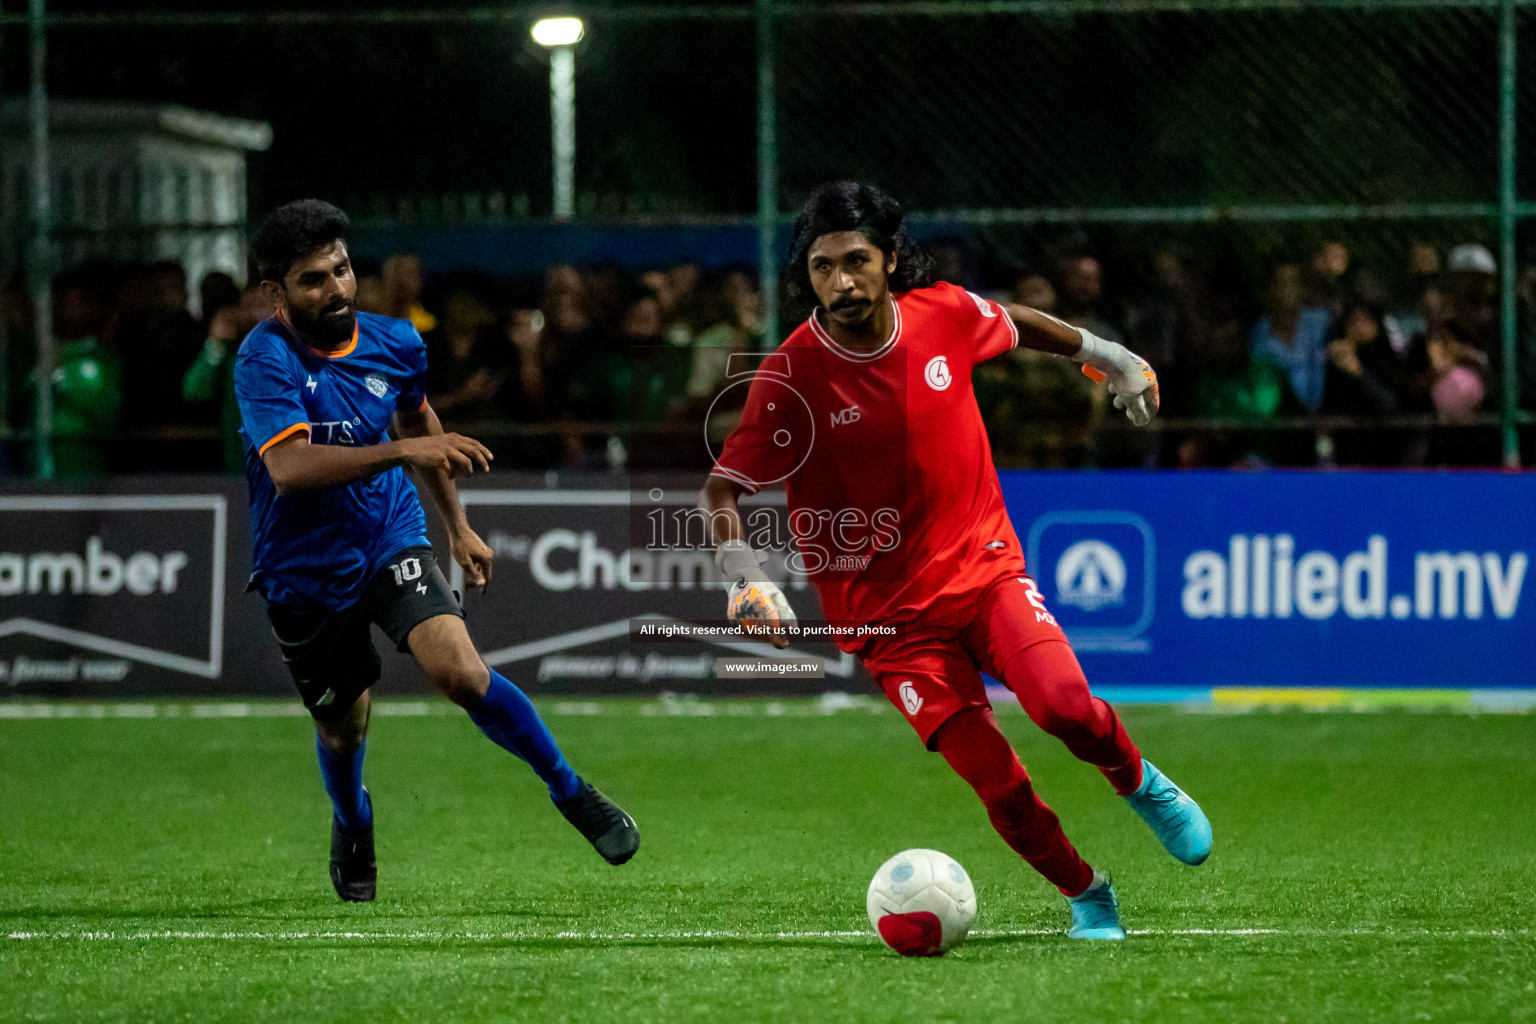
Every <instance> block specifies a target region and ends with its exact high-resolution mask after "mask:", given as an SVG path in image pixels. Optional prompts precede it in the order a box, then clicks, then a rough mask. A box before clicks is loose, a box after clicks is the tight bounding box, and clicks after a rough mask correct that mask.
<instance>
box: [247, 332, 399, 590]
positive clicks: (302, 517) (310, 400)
mask: <svg viewBox="0 0 1536 1024" xmlns="http://www.w3.org/2000/svg"><path fill="white" fill-rule="evenodd" d="M426 376H427V349H426V345H424V344H423V343H422V340H421V335H419V334H417V333H416V329H415V328H414V327H412V326H411V325H410V323H409V322H408V321H405V320H395V319H393V318H391V317H386V316H375V315H374V314H372V313H358V314H357V330H356V331H355V332H354V333H353V335H352V341H351V343H350V344H348V345H346V346H345V347H343V348H342V349H340V350H339V351H336V352H331V353H326V352H321V351H319V350H317V349H313V348H310V347H309V346H308V345H306V344H305V343H304V342H303V341H301V340H300V339H299V338H298V336H297V335H296V334H295V333H294V332H293V331H292V330H291V329H290V328H289V327H288V326H287V325H286V323H285V322H284V321H283V320H282V319H281V318H280V317H272V318H270V319H267V320H264V321H262V322H261V323H260V324H258V325H257V326H256V328H255V330H253V331H251V333H250V334H248V335H246V338H245V341H244V342H242V343H241V345H240V353H239V355H237V356H236V357H235V397H236V398H237V399H238V400H239V403H240V422H241V427H240V434H241V437H242V438H243V440H244V444H245V476H246V481H247V483H248V484H249V485H250V498H251V526H252V534H253V537H254V540H255V557H254V565H255V572H253V573H252V574H251V586H252V588H253V589H256V590H259V591H260V592H261V593H262V595H263V596H264V597H266V598H267V600H269V601H275V602H277V603H279V604H288V605H297V606H300V607H306V608H314V609H325V610H332V611H339V610H340V609H343V608H346V607H349V606H350V605H352V604H355V603H356V602H357V600H358V599H359V598H360V597H361V596H362V590H363V586H364V584H366V583H367V582H368V580H369V579H370V578H372V576H373V575H374V573H376V572H378V571H379V570H380V569H381V568H383V566H384V565H385V564H386V562H387V560H388V559H389V556H390V555H393V554H395V553H397V552H399V551H400V550H402V549H403V548H407V547H411V546H413V545H417V544H426V543H427V521H426V517H425V516H424V515H423V514H422V511H421V502H420V500H418V498H417V497H416V488H415V487H414V486H412V485H411V482H410V480H408V479H407V478H406V476H405V471H404V470H403V469H400V468H399V467H396V468H394V469H390V470H386V471H385V472H383V473H377V474H375V475H373V476H370V477H367V478H365V479H362V480H355V481H353V482H352V483H349V484H342V485H340V486H336V487H325V488H320V489H317V490H304V491H295V492H290V493H288V494H284V495H279V494H278V493H277V488H276V487H275V486H274V485H273V483H272V477H271V475H270V474H268V473H267V467H266V463H265V462H263V461H262V455H263V454H264V453H265V452H266V451H267V449H269V448H271V447H272V446H273V445H274V444H277V443H278V442H279V441H282V440H284V439H285V438H288V437H291V436H293V435H294V434H298V433H306V434H308V435H309V443H310V444H339V445H359V446H360V445H374V444H383V443H384V442H386V441H388V440H389V434H388V430H389V424H390V420H391V418H392V417H393V416H394V414H395V411H396V410H401V411H406V412H416V411H418V410H420V409H422V408H423V407H424V406H425V405H426Z"/></svg>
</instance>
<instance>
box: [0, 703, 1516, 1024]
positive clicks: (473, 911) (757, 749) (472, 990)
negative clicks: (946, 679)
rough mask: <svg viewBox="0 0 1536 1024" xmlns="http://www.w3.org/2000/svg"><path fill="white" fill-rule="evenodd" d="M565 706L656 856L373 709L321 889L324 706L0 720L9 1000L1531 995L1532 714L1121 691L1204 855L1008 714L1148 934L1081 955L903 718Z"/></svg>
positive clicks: (740, 707) (1100, 1010) (1504, 1008)
mask: <svg viewBox="0 0 1536 1024" xmlns="http://www.w3.org/2000/svg"><path fill="white" fill-rule="evenodd" d="M160 707H161V709H162V710H163V709H164V708H165V707H166V705H160ZM544 707H545V708H546V710H548V711H550V712H551V714H550V721H551V724H552V726H553V728H554V729H555V732H556V734H557V735H558V736H559V737H560V738H561V739H562V741H563V743H564V745H565V747H566V749H567V752H568V754H569V755H570V757H571V760H572V762H573V763H574V764H575V765H576V766H577V768H578V770H580V771H582V772H583V773H584V774H586V775H588V776H589V777H590V778H591V779H592V780H593V781H595V782H596V783H597V784H598V785H600V786H602V787H604V788H606V789H608V791H609V792H610V793H612V794H613V795H614V796H615V797H616V798H617V799H619V800H620V801H621V802H622V803H623V804H624V806H625V807H626V808H628V809H629V810H630V811H631V812H632V813H633V814H634V815H635V817H636V818H637V819H638V820H639V822H640V825H641V828H642V831H643V835H644V842H643V845H642V847H641V850H640V853H639V855H638V856H637V857H636V859H635V860H634V861H633V862H631V863H630V864H629V865H628V866H626V867H623V868H610V867H608V866H607V865H605V864H603V863H602V862H601V861H600V860H599V858H598V857H597V856H596V855H595V854H594V853H593V852H592V851H591V849H590V848H589V847H587V846H586V844H585V843H583V842H582V841H581V839H580V838H579V837H578V836H577V835H576V833H575V832H574V831H573V830H571V829H570V827H569V826H568V825H566V823H565V822H564V820H563V819H561V818H560V816H559V815H558V814H557V813H556V812H555V811H554V810H553V808H552V807H551V806H550V805H549V801H548V798H547V796H546V795H545V794H544V793H543V791H542V787H540V786H539V785H538V783H537V782H536V780H534V779H533V777H532V776H531V774H530V773H529V772H528V771H527V770H526V769H525V768H524V767H523V766H522V765H521V764H520V763H518V762H516V761H514V760H513V759H512V758H511V757H509V756H508V755H506V754H504V753H502V752H501V751H499V750H497V749H496V748H495V747H493V746H492V745H491V744H490V743H488V742H486V741H485V740H484V739H483V738H481V737H480V735H479V734H478V733H477V732H476V731H475V729H474V727H473V725H472V724H471V723H470V722H469V721H468V720H467V719H465V718H464V717H463V716H462V715H458V714H456V713H455V714H447V713H444V714H432V715H429V716H422V717H408V716H400V715H394V716H388V717H382V716H381V717H377V718H375V721H374V726H373V733H372V736H371V737H370V743H369V752H368V759H369V760H368V771H367V776H368V781H369V787H370V789H371V790H372V792H373V794H374V797H375V803H376V806H377V813H378V828H379V832H378V848H379V850H378V852H379V876H380V880H379V892H380V896H379V900H378V902H377V903H375V904H372V905H365V906H360V905H343V904H341V903H340V902H338V901H337V900H336V899H335V897H334V895H333V894H332V892H331V890H330V886H329V884H328V882H327V880H326V869H325V859H326V853H327V842H328V831H327V829H328V824H327V822H328V805H327V804H326V802H325V798H324V795H323V793H322V791H321V789H320V785H319V779H318V774H317V772H316V769H315V766H314V761H313V753H312V750H311V743H312V739H311V736H312V734H311V731H310V727H309V725H308V723H307V721H306V720H305V719H302V718H295V717H249V718H213V717H194V716H192V715H191V714H185V713H184V714H181V715H177V716H175V717H166V716H165V715H164V714H162V715H160V716H159V717H155V718H140V719H135V718H116V717H113V718H106V719H100V720H91V719H78V718H77V719H56V718H55V719H39V720H4V721H0V916H3V927H0V1019H4V1020H48V1021H74V1020H91V1021H96V1020H108V1021H113V1020H118V1021H183V1020H192V1021H199V1022H206V1021H241V1022H245V1021H283V1022H298V1021H303V1022H314V1021H338V1022H340V1021H385V1020H409V1021H434V1022H438V1021H491V1020H508V1021H566V1020H571V1021H733V1022H734V1021H792V1022H805V1024H812V1022H820V1021H870V1022H875V1021H922V1022H932V1021H957V1022H958V1021H964V1022H972V1021H992V1020H997V1021H1036V1020H1039V1021H1249V1020H1252V1021H1261V1020H1262V1021H1277V1022H1302V1021H1328V1022H1338V1021H1348V1022H1357V1021H1415V1020H1431V1021H1532V1020H1536V933H1533V931H1532V917H1533V911H1536V883H1533V877H1536V874H1533V871H1532V868H1533V866H1536V863H1533V862H1536V807H1533V802H1536V757H1533V754H1536V716H1533V715H1529V714H1523V715H1482V716H1476V715H1465V714H1447V713H1424V712H1384V713H1379V714H1366V715H1359V714H1347V713H1331V714H1307V713H1300V712H1285V713H1269V712H1262V713H1253V714H1245V715H1202V714H1189V713H1184V712H1179V711H1176V710H1172V709H1165V708H1146V707H1132V708H1128V709H1125V710H1124V714H1125V718H1126V721H1127V724H1128V726H1129V727H1130V729H1131V731H1132V735H1133V736H1134V737H1135V738H1136V739H1137V740H1138V742H1139V743H1140V744H1141V746H1142V748H1143V750H1144V751H1145V752H1146V754H1147V755H1148V756H1149V757H1150V758H1151V759H1152V760H1153V761H1154V762H1155V763H1157V764H1158V765H1159V767H1161V768H1163V769H1164V770H1165V771H1167V772H1168V773H1169V774H1170V775H1171V776H1172V777H1173V778H1174V779H1176V780H1177V781H1179V782H1180V783H1181V784H1182V785H1183V786H1185V788H1186V789H1188V790H1189V791H1190V792H1191V793H1192V794H1194V795H1195V797H1196V798H1197V799H1199V800H1200V801H1201V803H1202V804H1203V805H1204V807H1205V809H1206V810H1207V812H1208V813H1209V815H1210V817H1211V820H1212V822H1213V824H1214V827H1215V834H1216V849H1215V853H1214V855H1213V856H1212V858H1211V860H1210V861H1209V862H1208V863H1207V864H1206V865H1205V866H1204V867H1201V868H1187V867H1184V866H1183V865H1180V864H1178V863H1176V862H1175V861H1173V860H1172V859H1171V858H1169V857H1168V856H1167V855H1166V854H1164V853H1163V852H1162V850H1161V849H1160V848H1159V847H1158V846H1157V845H1156V842H1155V840H1154V839H1153V838H1152V836H1151V835H1150V833H1148V831H1147V830H1146V828H1145V827H1144V826H1143V825H1142V824H1141V822H1140V821H1139V820H1138V819H1137V818H1136V817H1135V816H1134V815H1133V814H1132V813H1131V812H1130V810H1129V809H1128V808H1127V807H1125V806H1123V804H1122V802H1121V801H1119V800H1117V799H1116V798H1115V797H1114V796H1113V795H1112V794H1111V793H1110V791H1109V788H1108V786H1107V785H1106V784H1105V783H1104V782H1103V780H1102V779H1101V778H1100V777H1099V775H1098V774H1097V773H1096V772H1095V771H1093V770H1092V769H1091V768H1088V767H1087V766H1084V765H1081V764H1078V763H1077V762H1075V761H1073V760H1072V758H1071V757H1070V756H1069V755H1068V754H1066V752H1065V751H1064V750H1063V749H1061V748H1060V747H1059V745H1058V744H1056V743H1055V741H1053V740H1051V739H1050V738H1048V737H1046V736H1045V735H1044V734H1042V733H1039V732H1038V731H1036V730H1035V729H1034V727H1033V726H1032V725H1031V724H1030V723H1029V722H1028V720H1027V719H1026V718H1025V717H1024V716H1023V715H1022V714H1020V713H1018V712H1017V711H1014V712H1013V713H1011V714H1007V715H1001V716H1000V720H1001V722H1002V724H1003V727H1004V730H1005V731H1006V732H1007V733H1008V734H1009V736H1010V738H1011V739H1013V741H1014V742H1015V744H1016V746H1017V747H1018V748H1019V750H1020V752H1021V754H1022V755H1023V757H1024V760H1025V762H1026V764H1027V765H1028V766H1029V767H1030V769H1031V772H1032V774H1033V775H1034V777H1035V779H1036V782H1037V784H1038V787H1039V789H1040V791H1041V793H1042V795H1043V796H1044V797H1045V798H1046V800H1048V801H1049V802H1050V803H1051V804H1052V805H1053V806H1054V807H1055V808H1056V809H1057V811H1058V812H1059V813H1060V814H1061V816H1062V819H1063V821H1064V822H1065V824H1066V827H1067V831H1068V834H1069V835H1071V836H1072V837H1073V838H1074V840H1075V841H1076V842H1077V843H1078V844H1079V846H1080V848H1081V849H1082V850H1083V852H1084V854H1085V855H1086V856H1087V857H1088V859H1089V860H1090V861H1091V862H1093V863H1094V864H1096V865H1101V866H1106V867H1109V868H1111V869H1112V870H1113V871H1114V872H1115V877H1116V887H1117V889H1118V890H1119V893H1120V897H1121V906H1122V913H1123V916H1124V919H1125V923H1126V925H1127V927H1128V928H1130V929H1132V930H1133V934H1132V935H1131V937H1130V938H1129V939H1128V940H1127V941H1126V942H1124V943H1118V944H1107V943H1106V944H1084V943H1074V942H1069V941H1068V940H1067V939H1066V938H1065V937H1064V936H1063V935H1062V934H1061V932H1062V929H1063V927H1064V925H1065V922H1066V910H1065V905H1064V902H1063V900H1062V899H1061V897H1060V896H1059V895H1057V894H1056V893H1055V891H1054V890H1053V889H1051V888H1050V887H1049V886H1048V885H1047V884H1046V883H1045V882H1043V881H1042V880H1041V879H1040V878H1039V877H1037V876H1036V875H1034V874H1033V873H1032V872H1031V871H1030V870H1029V869H1028V868H1027V867H1026V866H1025V865H1023V864H1022V863H1021V862H1020V861H1019V860H1018V859H1017V858H1015V857H1014V856H1013V854H1012V853H1011V852H1010V851H1009V850H1008V849H1007V847H1005V846H1004V845H1003V843H1002V841H1001V840H1000V839H998V838H997V837H996V836H995V835H994V834H993V833H992V831H991V830H990V828H989V827H988V825H987V822H986V818H985V815H984V813H983V812H982V810H981V808H980V806H979V804H978V803H977V802H976V801H975V799H974V797H973V796H972V795H971V793H970V792H969V790H967V789H966V788H965V786H964V784H963V783H962V782H961V781H960V780H959V779H957V778H955V777H954V776H952V775H951V774H950V772H949V770H948V768H947V767H946V766H945V765H944V763H943V762H942V761H941V760H940V759H939V758H938V756H937V755H932V754H927V753H924V752H923V750H922V749H921V747H920V745H919V744H918V742H917V740H916V738H915V737H914V736H913V734H912V733H911V731H910V729H909V728H908V727H907V725H906V724H905V722H904V721H903V720H902V719H901V718H900V717H899V715H897V714H896V713H895V712H894V711H892V710H890V709H880V710H872V709H869V708H865V709H855V710H848V711H842V712H839V713H837V714H832V715H825V716H823V715H815V714H807V713H804V712H808V711H810V710H811V709H812V708H813V707H814V705H811V704H809V703H806V704H800V705H795V704H791V705H789V706H788V710H789V711H790V712H791V713H790V714H786V715H782V716H774V715H768V714H765V713H764V711H765V708H766V706H765V705H764V704H763V703H762V702H757V703H745V704H737V705H726V704H719V705H716V706H715V707H714V709H713V710H715V711H716V712H717V713H716V714H713V715H708V716H666V715H650V714H645V713H643V712H644V711H645V710H647V708H649V710H651V711H655V710H656V707H657V706H656V705H654V704H651V705H643V704H642V703H641V702H638V701H629V702H626V701H611V702H602V703H598V704H595V705H591V706H589V707H588V708H587V709H586V710H588V711H590V710H599V711H601V713H600V714H596V715H590V714H589V715H569V714H555V713H553V712H554V711H555V710H556V709H555V706H554V705H553V704H552V703H549V702H546V703H545V704H544ZM443 710H451V709H447V708H446V705H445V706H444V708H443ZM797 711H798V712H802V713H800V714H796V713H794V712H797ZM912 846H931V847H935V848H938V849H941V850H944V851H945V852H947V853H949V854H951V855H952V856H954V857H956V858H957V859H958V860H959V861H960V862H961V863H962V864H964V865H965V866H966V868H967V869H968V870H969V871H970V873H971V875H972V876H973V878H974V879H975V882H976V889H977V893H978V898H979V904H980V913H979V915H978V917H977V920H976V926H975V927H976V931H975V932H974V933H973V934H972V936H971V939H970V941H969V942H967V943H966V944H965V945H964V946H962V947H961V948H959V949H958V950H956V951H955V952H953V953H951V954H950V955H949V956H947V957H944V958H942V959H939V960H903V959H900V958H898V957H896V956H895V955H894V954H892V953H890V952H889V951H887V950H886V949H885V948H884V947H883V946H881V945H880V944H879V942H878V940H877V939H875V937H874V936H873V935H872V934H871V933H870V931H869V926H868V922H867V919H866V918H865V915H864V889H865V886H866V885H867V883H868V880H869V877H870V875H871V874H872V873H873V872H874V869H875V868H876V867H877V866H878V865H879V864H880V862H881V861H882V860H884V859H885V858H886V857H888V856H889V855H890V854H892V853H895V852H896V851H898V850H900V849H903V848H905V847H912Z"/></svg>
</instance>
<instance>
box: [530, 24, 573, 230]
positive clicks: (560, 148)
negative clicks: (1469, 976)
mask: <svg viewBox="0 0 1536 1024" xmlns="http://www.w3.org/2000/svg"><path fill="white" fill-rule="evenodd" d="M585 31H586V29H585V26H583V25H582V23H581V19H580V18H571V17H565V18H542V19H540V20H539V21H536V22H534V24H533V29H532V35H533V41H534V42H536V43H538V44H539V45H540V46H542V47H544V48H545V49H547V50H549V113H550V122H551V131H550V141H551V144H552V154H551V155H552V158H553V159H552V161H551V162H552V163H553V165H554V203H553V211H554V215H555V219H556V220H570V219H571V215H572V214H573V213H574V212H575V207H576V44H577V43H579V42H581V37H582V36H583V35H584V34H585Z"/></svg>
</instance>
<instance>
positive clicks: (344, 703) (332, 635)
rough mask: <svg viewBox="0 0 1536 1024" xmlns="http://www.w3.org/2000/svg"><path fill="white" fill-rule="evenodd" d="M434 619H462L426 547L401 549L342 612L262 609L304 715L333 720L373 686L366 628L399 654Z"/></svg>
mask: <svg viewBox="0 0 1536 1024" xmlns="http://www.w3.org/2000/svg"><path fill="white" fill-rule="evenodd" d="M437 615H457V616H459V617H460V618H463V616H464V609H463V608H462V607H461V606H460V604H459V599H458V595H456V594H455V593H454V592H453V591H452V590H450V589H449V588H448V581H447V580H446V579H444V578H443V573H442V570H441V569H439V568H438V567H437V559H435V558H433V557H432V549H431V548H430V547H412V548H406V549H405V550H404V551H401V552H399V553H398V554H396V555H395V556H394V557H393V558H391V559H390V560H389V564H388V565H386V566H385V567H384V568H382V569H380V570H379V571H378V572H377V573H376V574H375V575H374V577H373V579H371V580H369V581H368V584H367V586H365V587H364V588H363V596H362V597H361V598H359V599H358V602H357V603H356V604H354V605H352V606H351V607H350V608H344V609H342V610H341V611H336V612H328V611H320V612H316V611H309V610H307V609H300V608H295V607H293V606H291V605H282V604H275V603H272V602H268V604H267V617H268V618H269V619H270V620H271V621H272V634H273V635H274V636H276V637H277V642H278V643H279V644H281V645H282V648H283V661H284V662H285V663H286V664H287V665H288V672H289V674H290V675H292V676H293V681H294V684H295V685H296V686H298V688H299V697H300V698H301V699H302V700H303V701H304V706H305V707H306V708H308V709H309V713H310V714H311V715H314V716H315V717H316V718H320V719H330V718H339V717H340V716H341V715H343V714H345V713H346V712H347V711H348V710H350V709H351V707H352V705H353V704H354V703H355V702H356V701H357V698H358V697H360V696H362V694H363V691H364V690H366V689H368V688H369V687H370V686H372V685H373V684H374V683H376V682H378V681H379V669H380V663H379V652H378V651H376V650H374V647H373V636H372V635H371V633H370V632H369V627H370V626H371V625H377V626H378V627H379V628H380V629H382V630H383V631H384V633H385V635H386V636H388V637H389V638H390V639H391V640H393V641H394V642H395V647H396V648H397V649H398V650H400V651H406V650H408V647H407V645H406V637H408V636H410V634H411V630H412V629H415V628H416V627H417V626H418V625H420V624H421V623H423V622H425V621H426V620H427V619H430V618H432V617H434V616H437Z"/></svg>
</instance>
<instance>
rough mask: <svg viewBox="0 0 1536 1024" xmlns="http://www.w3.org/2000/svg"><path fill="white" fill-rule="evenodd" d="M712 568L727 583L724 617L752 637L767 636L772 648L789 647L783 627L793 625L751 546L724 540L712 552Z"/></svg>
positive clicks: (781, 594) (781, 596) (791, 614)
mask: <svg viewBox="0 0 1536 1024" xmlns="http://www.w3.org/2000/svg"><path fill="white" fill-rule="evenodd" d="M715 565H717V566H719V568H720V571H721V572H722V573H724V574H725V578H726V579H727V580H730V581H731V585H730V590H729V599H728V601H727V603H726V606H725V617H726V618H727V619H729V620H730V621H731V623H732V624H733V625H739V626H741V628H742V629H744V630H746V631H747V632H748V633H751V634H753V635H756V636H761V635H763V634H767V635H768V637H769V638H770V639H772V641H773V646H775V647H778V648H780V649H783V648H785V647H788V646H789V633H788V632H787V631H786V630H785V629H784V628H783V627H785V626H792V625H794V624H795V621H796V620H795V613H794V612H793V611H791V610H790V607H789V601H788V600H787V599H786V598H785V597H784V592H783V591H782V590H780V589H779V588H778V586H777V585H776V584H774V583H773V582H772V581H771V580H769V579H767V578H766V577H765V576H764V575H763V567H762V563H761V562H760V561H759V560H758V557H757V552H756V551H753V550H752V546H751V545H749V544H748V543H747V542H746V541H742V540H728V541H726V542H725V543H724V544H721V545H720V546H719V547H718V548H716V549H715Z"/></svg>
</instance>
